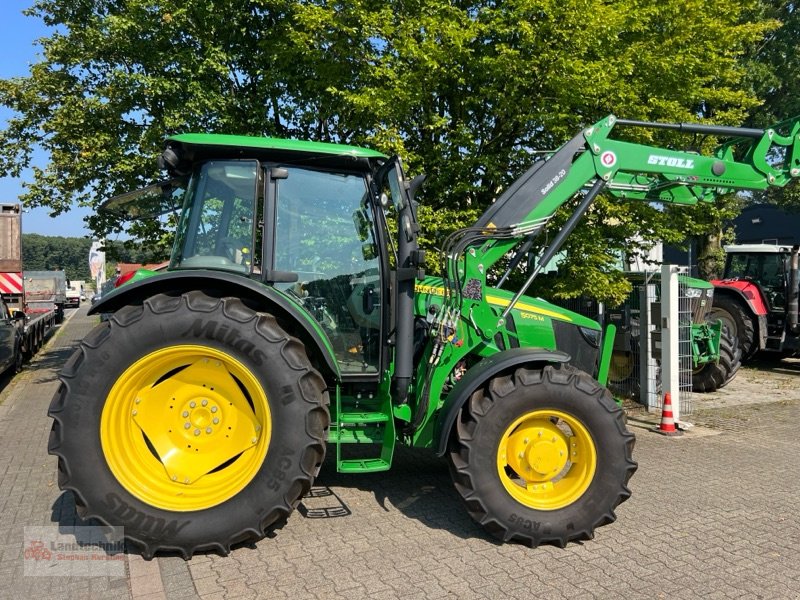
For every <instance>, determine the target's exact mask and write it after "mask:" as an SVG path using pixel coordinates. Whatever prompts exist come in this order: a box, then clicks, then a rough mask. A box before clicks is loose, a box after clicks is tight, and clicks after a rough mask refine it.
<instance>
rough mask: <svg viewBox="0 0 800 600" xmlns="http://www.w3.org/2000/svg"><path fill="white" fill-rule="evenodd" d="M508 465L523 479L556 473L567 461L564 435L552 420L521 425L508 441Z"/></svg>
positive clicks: (554, 474)
mask: <svg viewBox="0 0 800 600" xmlns="http://www.w3.org/2000/svg"><path fill="white" fill-rule="evenodd" d="M507 458H508V465H509V466H510V467H511V468H512V469H514V471H516V472H517V473H518V474H519V475H520V477H522V478H523V479H525V480H526V481H545V480H547V479H550V478H552V477H555V476H556V475H558V474H559V473H560V472H561V471H562V470H563V469H564V467H565V466H566V464H567V461H568V460H569V441H568V438H567V436H566V435H565V434H564V432H563V431H561V430H560V429H559V428H558V427H556V426H555V425H553V424H552V423H539V424H537V425H535V426H532V427H524V428H521V429H520V430H518V431H517V432H516V433H514V434H513V435H512V436H511V437H510V438H509V440H508V453H507Z"/></svg>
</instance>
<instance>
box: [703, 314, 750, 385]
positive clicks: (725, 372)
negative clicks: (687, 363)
mask: <svg viewBox="0 0 800 600" xmlns="http://www.w3.org/2000/svg"><path fill="white" fill-rule="evenodd" d="M741 366H742V349H741V348H739V344H738V342H737V340H736V338H735V337H734V336H733V334H732V333H731V332H730V329H728V327H725V326H723V328H722V334H721V335H720V338H719V361H717V362H708V363H705V364H704V365H702V366H701V367H700V368H699V369H697V370H696V371H694V372H693V373H692V391H693V392H699V393H701V394H702V393H708V392H716V391H717V390H718V389H720V388H723V387H725V386H726V385H728V383H730V381H731V380H733V378H734V377H736V373H737V372H738V371H739V367H741Z"/></svg>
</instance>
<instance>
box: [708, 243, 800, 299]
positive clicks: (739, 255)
mask: <svg viewBox="0 0 800 600" xmlns="http://www.w3.org/2000/svg"><path fill="white" fill-rule="evenodd" d="M791 251H792V249H791V248H790V247H788V246H776V245H774V244H740V245H732V246H726V247H725V253H726V261H725V275H724V277H723V279H735V280H741V281H749V282H751V283H754V284H756V285H757V286H759V287H760V288H761V290H762V293H763V297H764V299H765V300H766V301H767V303H768V308H769V310H770V311H778V312H784V311H785V310H786V287H787V285H788V276H789V269H790V267H789V264H788V259H789V257H790V255H791Z"/></svg>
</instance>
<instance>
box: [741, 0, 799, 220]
mask: <svg viewBox="0 0 800 600" xmlns="http://www.w3.org/2000/svg"><path fill="white" fill-rule="evenodd" d="M761 11H762V15H763V16H765V17H770V18H773V19H776V20H778V21H779V22H780V23H781V25H780V27H778V28H777V29H775V30H773V31H772V32H771V33H770V34H769V35H768V36H767V37H766V38H765V39H764V40H763V41H762V42H761V43H760V44H758V45H756V46H755V47H754V48H752V50H751V51H750V52H749V53H748V56H747V59H748V67H749V68H748V69H747V73H748V76H747V82H748V83H749V85H750V86H751V87H752V89H753V91H754V92H755V94H756V95H757V96H758V97H759V98H760V99H762V104H761V105H760V106H759V107H758V108H757V109H756V110H754V111H752V113H751V115H750V116H749V118H748V119H747V124H748V125H749V126H752V127H766V126H769V125H771V124H772V123H774V122H775V121H778V120H780V119H784V118H786V117H789V116H795V115H800V80H799V79H798V77H797V72H798V70H800V10H798V6H797V3H796V2H794V1H789V2H787V1H785V0H765V1H764V2H763V4H762V6H761ZM752 200H753V201H754V202H767V203H771V204H777V205H779V206H783V207H786V208H788V209H790V210H798V209H800V186H798V185H797V181H794V182H792V183H790V184H789V185H787V186H786V187H785V188H770V189H769V190H768V191H766V192H764V193H761V194H755V195H754V196H753V198H752Z"/></svg>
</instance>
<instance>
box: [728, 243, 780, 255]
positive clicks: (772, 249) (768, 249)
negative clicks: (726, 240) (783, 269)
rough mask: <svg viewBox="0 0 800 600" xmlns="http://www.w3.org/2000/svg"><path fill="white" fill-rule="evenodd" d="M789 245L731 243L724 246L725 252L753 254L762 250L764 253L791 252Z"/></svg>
mask: <svg viewBox="0 0 800 600" xmlns="http://www.w3.org/2000/svg"><path fill="white" fill-rule="evenodd" d="M791 251H792V247H791V246H783V245H777V244H731V245H729V246H725V252H730V253H747V254H754V253H757V252H763V253H765V254H780V253H781V252H791Z"/></svg>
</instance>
